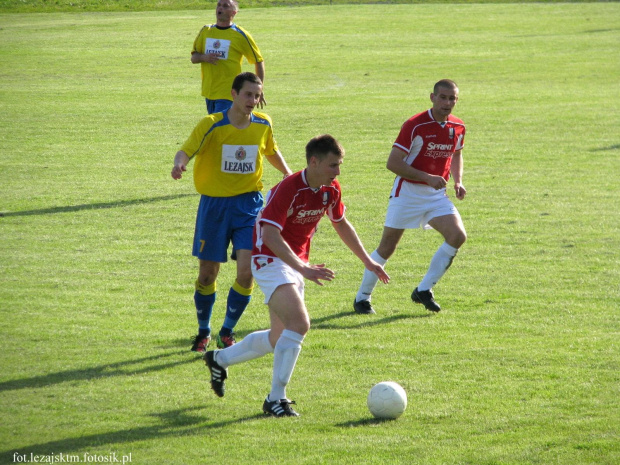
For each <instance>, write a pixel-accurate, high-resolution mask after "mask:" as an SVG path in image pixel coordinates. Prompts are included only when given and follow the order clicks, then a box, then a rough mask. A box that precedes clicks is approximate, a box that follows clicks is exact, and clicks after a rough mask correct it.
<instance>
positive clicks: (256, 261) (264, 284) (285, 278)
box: [252, 255, 305, 304]
mask: <svg viewBox="0 0 620 465" xmlns="http://www.w3.org/2000/svg"><path fill="white" fill-rule="evenodd" d="M252 276H254V279H255V280H256V283H257V284H258V287H260V290H261V291H263V294H265V303H266V304H268V303H269V300H270V299H271V296H272V295H273V293H274V292H275V290H276V289H277V288H278V287H280V286H282V285H283V284H294V285H295V287H296V288H297V291H298V292H299V295H300V296H301V299H302V300H303V298H304V288H305V283H304V277H303V276H302V275H301V273H299V272H298V271H295V270H294V269H293V268H291V267H290V266H288V265H287V264H286V263H284V262H283V261H282V260H280V259H279V258H275V257H266V256H264V255H258V256H252Z"/></svg>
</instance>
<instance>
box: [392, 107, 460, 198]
mask: <svg viewBox="0 0 620 465" xmlns="http://www.w3.org/2000/svg"><path fill="white" fill-rule="evenodd" d="M464 138H465V124H463V121H461V120H460V119H459V118H457V117H456V116H453V115H448V120H447V121H446V122H445V123H439V122H437V121H435V118H433V113H432V112H431V110H428V111H425V112H422V113H418V114H417V115H415V116H412V117H411V118H409V119H408V120H407V121H405V123H404V124H403V126H402V127H401V128H400V133H399V134H398V137H397V138H396V141H395V142H394V145H393V146H392V147H396V148H398V149H400V150H402V151H403V152H406V153H407V154H408V155H407V157H405V159H404V160H405V162H406V163H407V164H408V165H410V166H412V167H413V168H415V169H417V170H420V171H424V172H425V173H429V174H434V175H436V176H443V178H444V179H445V180H446V181H448V179H450V165H451V164H452V155H453V154H454V152H456V151H457V150H461V149H462V148H463V146H464ZM403 182H411V183H415V184H426V183H424V182H420V181H412V180H410V179H405V178H402V177H400V176H397V177H396V180H395V181H394V183H395V186H394V187H396V189H395V191H396V192H398V190H399V189H398V186H400V185H401V184H402V183H403Z"/></svg>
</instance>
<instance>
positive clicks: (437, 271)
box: [353, 79, 467, 314]
mask: <svg viewBox="0 0 620 465" xmlns="http://www.w3.org/2000/svg"><path fill="white" fill-rule="evenodd" d="M430 98H431V102H432V103H433V106H432V108H431V109H429V110H428V111H425V112H422V113H419V114H417V115H415V116H412V117H411V118H410V119H408V120H407V121H405V123H404V124H403V126H402V127H401V130H400V133H399V134H398V137H397V138H396V141H395V142H394V145H393V146H392V151H391V153H390V156H389V157H388V161H387V169H388V170H390V171H392V172H393V173H394V174H396V179H395V180H394V185H393V187H392V192H391V194H390V202H389V206H388V210H387V214H386V219H385V226H384V228H383V236H382V237H381V242H380V244H379V247H377V249H376V250H375V251H374V252H373V253H372V254H371V255H370V256H371V257H372V258H373V259H374V260H375V261H376V262H378V263H380V264H382V265H385V263H386V262H387V260H388V259H389V258H390V257H391V256H392V254H393V253H394V251H395V250H396V246H397V245H398V242H399V241H400V239H401V237H402V236H403V232H404V230H405V229H414V228H419V227H423V228H424V229H429V228H433V229H435V230H437V231H438V232H439V233H440V234H441V235H442V236H443V237H444V242H443V244H441V246H440V247H439V249H438V250H437V252H436V253H435V255H434V256H433V258H432V260H431V263H430V266H429V268H428V271H427V273H426V275H425V276H424V278H423V279H422V281H421V282H420V283H419V284H418V286H417V287H416V288H415V289H414V290H413V293H412V294H411V299H412V300H413V301H414V302H416V303H421V304H423V305H424V306H425V307H426V309H428V310H430V311H433V312H438V311H440V310H441V307H440V306H439V304H438V303H437V302H435V299H434V295H433V291H432V287H433V286H434V285H435V284H437V282H438V281H439V279H440V278H441V277H442V276H443V275H444V273H445V272H446V270H447V269H448V268H449V267H450V265H451V264H452V260H453V259H454V257H455V255H456V253H457V251H458V250H459V248H460V247H461V246H462V245H463V244H464V243H465V240H466V239H467V235H466V233H465V228H464V226H463V222H462V221H461V216H460V214H459V212H458V210H457V209H456V207H455V206H454V204H453V203H452V201H451V200H450V199H449V198H448V196H447V194H446V185H447V183H448V180H449V179H450V174H452V178H453V179H454V191H455V195H456V198H457V199H459V200H462V199H463V198H465V194H466V193H467V191H466V190H465V186H463V154H462V149H463V144H464V137H465V125H464V124H463V121H461V120H460V119H459V118H457V117H455V116H454V115H452V109H453V108H454V106H455V105H456V102H457V101H458V99H459V88H458V86H457V85H456V83H455V82H454V81H451V80H449V79H443V80H441V81H439V82H437V83H436V84H435V86H434V88H433V92H432V93H431V95H430ZM376 284H377V279H376V278H375V276H374V275H372V273H368V272H364V277H363V278H362V284H361V286H360V288H359V290H358V293H357V296H356V297H355V301H354V304H353V307H354V309H355V311H356V312H357V313H367V314H371V313H375V311H374V309H373V307H372V305H371V303H370V300H371V294H372V291H373V290H374V288H375V286H376Z"/></svg>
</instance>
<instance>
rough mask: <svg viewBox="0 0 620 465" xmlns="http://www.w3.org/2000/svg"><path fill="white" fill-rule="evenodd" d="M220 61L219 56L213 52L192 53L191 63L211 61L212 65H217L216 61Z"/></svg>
mask: <svg viewBox="0 0 620 465" xmlns="http://www.w3.org/2000/svg"><path fill="white" fill-rule="evenodd" d="M218 61H220V57H219V56H218V55H217V54H215V53H198V52H194V53H192V63H194V64H195V65H196V64H199V63H211V64H212V65H217V62H218Z"/></svg>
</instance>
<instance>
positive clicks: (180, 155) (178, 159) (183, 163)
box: [170, 150, 189, 179]
mask: <svg viewBox="0 0 620 465" xmlns="http://www.w3.org/2000/svg"><path fill="white" fill-rule="evenodd" d="M188 163H189V157H188V156H187V154H186V153H185V152H184V151H183V150H179V151H178V152H177V154H176V155H175V156H174V166H173V167H172V172H171V173H170V174H171V176H172V179H181V178H182V177H183V172H184V171H187V164H188Z"/></svg>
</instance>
